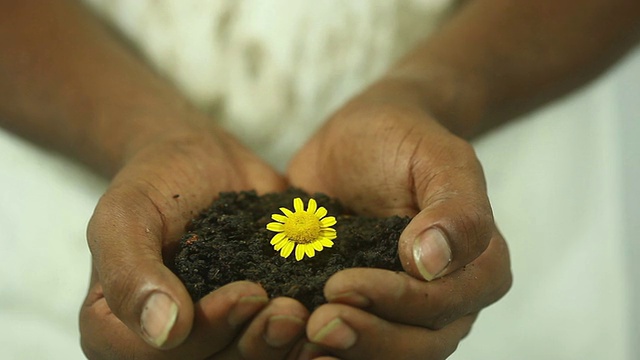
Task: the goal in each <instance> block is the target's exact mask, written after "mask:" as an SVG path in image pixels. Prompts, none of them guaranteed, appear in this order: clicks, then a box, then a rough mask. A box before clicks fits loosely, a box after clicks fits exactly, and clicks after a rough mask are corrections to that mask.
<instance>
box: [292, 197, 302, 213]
mask: <svg viewBox="0 0 640 360" xmlns="http://www.w3.org/2000/svg"><path fill="white" fill-rule="evenodd" d="M293 209H294V210H295V211H296V212H303V211H304V203H303V202H302V199H300V198H295V199H293Z"/></svg>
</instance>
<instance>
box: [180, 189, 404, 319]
mask: <svg viewBox="0 0 640 360" xmlns="http://www.w3.org/2000/svg"><path fill="white" fill-rule="evenodd" d="M296 197H300V198H302V200H303V201H304V204H305V208H306V205H307V202H308V200H309V198H310V197H313V198H314V199H315V200H316V201H317V203H318V206H323V207H325V208H326V209H327V210H328V216H335V217H336V219H337V224H336V225H334V226H333V228H334V229H336V231H337V234H338V237H337V238H336V239H335V240H334V246H333V247H332V248H325V249H323V250H322V251H320V252H316V255H315V257H313V258H308V257H305V258H304V259H302V260H301V261H296V260H295V256H294V255H293V254H292V255H291V256H289V258H287V259H285V258H283V257H281V256H280V254H279V253H278V252H277V251H275V250H274V249H273V246H272V245H270V244H269V241H270V240H271V238H272V237H273V235H274V234H275V233H273V232H271V231H269V230H267V229H266V225H267V223H269V222H271V221H273V220H272V219H271V214H274V213H280V211H279V208H280V207H286V208H288V209H291V210H293V199H294V198H296ZM408 222H409V218H401V217H397V216H395V217H389V218H373V217H365V216H355V215H353V214H351V213H350V212H349V211H348V210H347V209H345V208H344V207H343V206H342V205H341V204H340V203H339V202H338V201H337V200H335V199H332V198H330V197H328V196H326V195H324V194H314V195H313V196H310V195H309V194H307V193H305V192H303V191H301V190H298V189H293V188H292V189H288V190H287V191H285V192H283V193H272V194H266V195H263V196H258V195H256V193H255V192H240V193H221V194H220V197H219V198H218V199H217V200H216V201H215V202H214V203H213V204H212V205H211V207H210V208H209V209H207V210H205V211H203V212H202V213H201V214H200V215H199V216H198V217H197V218H195V219H194V220H193V221H192V222H191V223H190V224H189V225H188V226H187V232H186V234H185V235H184V236H183V237H182V239H181V241H180V246H179V249H178V254H177V256H176V258H175V270H174V271H176V273H177V274H178V276H179V277H180V278H181V279H182V281H183V282H184V283H185V285H186V287H187V289H188V290H189V293H190V294H191V296H192V298H193V300H194V301H197V300H199V299H200V298H202V297H203V296H205V295H206V294H208V293H209V292H211V291H213V290H215V289H217V288H219V287H221V286H223V285H225V284H228V283H230V282H233V281H238V280H249V281H253V282H257V283H259V284H261V285H262V286H263V287H264V289H265V290H266V291H267V293H268V294H269V295H270V296H271V297H277V296H288V297H292V298H295V299H297V300H299V301H300V302H301V303H303V304H304V305H305V306H306V307H307V308H309V309H310V310H312V309H314V308H316V307H317V306H319V305H320V304H322V303H324V302H325V300H324V297H323V295H322V288H323V286H324V283H325V282H326V281H327V279H328V278H329V277H330V276H331V275H332V274H334V273H335V272H337V271H340V270H342V269H346V268H352V267H371V268H383V269H389V270H395V271H401V270H402V266H401V264H400V260H399V258H398V250H397V243H398V239H399V237H400V233H401V232H402V230H403V229H404V228H405V227H406V225H407V224H408Z"/></svg>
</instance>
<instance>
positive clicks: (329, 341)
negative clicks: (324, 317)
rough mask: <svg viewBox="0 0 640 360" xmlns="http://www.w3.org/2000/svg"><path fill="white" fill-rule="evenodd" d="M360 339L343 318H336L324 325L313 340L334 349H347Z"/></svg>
mask: <svg viewBox="0 0 640 360" xmlns="http://www.w3.org/2000/svg"><path fill="white" fill-rule="evenodd" d="M356 340H358V335H357V334H356V332H355V331H354V330H353V329H352V328H350V327H349V326H348V325H347V324H346V323H345V322H344V321H342V319H340V318H335V319H333V320H331V321H329V323H327V325H325V326H324V327H322V328H321V329H320V330H319V331H318V332H317V333H316V334H315V335H314V336H312V337H311V341H313V342H314V343H316V344H320V345H324V346H327V347H330V348H334V349H340V350H347V349H349V348H350V347H352V346H353V344H355V343H356Z"/></svg>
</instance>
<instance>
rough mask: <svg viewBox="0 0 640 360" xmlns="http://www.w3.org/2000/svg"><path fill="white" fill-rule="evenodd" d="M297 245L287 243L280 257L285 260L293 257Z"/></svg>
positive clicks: (290, 242) (291, 242)
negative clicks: (292, 253) (290, 256)
mask: <svg viewBox="0 0 640 360" xmlns="http://www.w3.org/2000/svg"><path fill="white" fill-rule="evenodd" d="M295 245H296V243H294V242H293V241H287V243H286V245H285V246H284V247H283V248H282V251H280V256H282V257H283V258H288V257H289V255H291V252H292V251H293V248H294V246H295Z"/></svg>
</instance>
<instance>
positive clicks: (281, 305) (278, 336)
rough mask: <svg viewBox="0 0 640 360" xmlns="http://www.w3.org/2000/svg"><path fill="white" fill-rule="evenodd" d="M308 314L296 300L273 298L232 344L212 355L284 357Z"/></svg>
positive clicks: (298, 337) (221, 357) (222, 359)
mask: <svg viewBox="0 0 640 360" xmlns="http://www.w3.org/2000/svg"><path fill="white" fill-rule="evenodd" d="M308 317H309V312H308V311H307V309H306V308H305V307H304V306H303V305H302V304H301V303H300V302H298V301H296V300H294V299H291V298H284V297H282V298H275V299H273V300H271V302H269V305H267V306H266V307H265V308H264V309H263V310H262V311H261V312H260V313H259V314H258V315H257V316H256V317H255V318H254V319H253V320H252V321H251V323H250V324H249V325H248V326H247V327H246V329H245V330H244V332H243V333H242V335H240V337H239V338H238V339H237V341H236V343H235V345H232V346H229V347H228V348H227V349H226V350H225V351H224V352H222V353H221V354H219V355H216V356H215V359H216V360H225V359H229V360H232V359H246V360H250V359H258V360H262V359H264V360H269V359H284V358H285V357H286V356H287V354H288V353H290V352H291V351H292V350H293V349H294V347H296V345H298V341H299V340H301V339H302V336H303V335H304V329H305V324H306V322H307V318H308Z"/></svg>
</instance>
